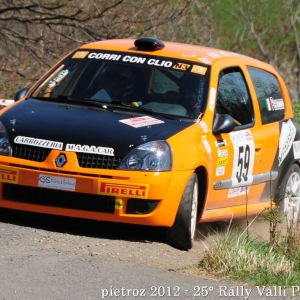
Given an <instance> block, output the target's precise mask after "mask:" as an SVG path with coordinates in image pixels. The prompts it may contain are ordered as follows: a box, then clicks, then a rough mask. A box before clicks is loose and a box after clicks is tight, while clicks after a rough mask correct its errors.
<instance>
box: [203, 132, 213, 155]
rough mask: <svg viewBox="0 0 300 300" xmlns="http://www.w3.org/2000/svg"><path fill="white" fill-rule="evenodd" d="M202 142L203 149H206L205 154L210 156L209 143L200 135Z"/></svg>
mask: <svg viewBox="0 0 300 300" xmlns="http://www.w3.org/2000/svg"><path fill="white" fill-rule="evenodd" d="M202 142H203V145H204V147H205V149H206V152H207V154H208V155H211V148H210V145H209V143H208V141H207V137H206V135H202Z"/></svg>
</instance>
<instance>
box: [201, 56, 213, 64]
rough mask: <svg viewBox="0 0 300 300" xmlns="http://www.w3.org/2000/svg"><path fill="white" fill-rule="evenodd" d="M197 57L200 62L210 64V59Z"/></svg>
mask: <svg viewBox="0 0 300 300" xmlns="http://www.w3.org/2000/svg"><path fill="white" fill-rule="evenodd" d="M198 59H199V60H200V61H201V62H202V63H204V64H206V65H210V64H211V62H210V60H209V59H207V58H206V57H198Z"/></svg>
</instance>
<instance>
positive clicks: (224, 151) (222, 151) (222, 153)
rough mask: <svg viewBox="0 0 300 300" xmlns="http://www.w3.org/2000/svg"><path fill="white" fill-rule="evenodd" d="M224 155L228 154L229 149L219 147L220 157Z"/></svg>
mask: <svg viewBox="0 0 300 300" xmlns="http://www.w3.org/2000/svg"><path fill="white" fill-rule="evenodd" d="M224 156H228V150H227V149H225V150H220V149H218V157H224Z"/></svg>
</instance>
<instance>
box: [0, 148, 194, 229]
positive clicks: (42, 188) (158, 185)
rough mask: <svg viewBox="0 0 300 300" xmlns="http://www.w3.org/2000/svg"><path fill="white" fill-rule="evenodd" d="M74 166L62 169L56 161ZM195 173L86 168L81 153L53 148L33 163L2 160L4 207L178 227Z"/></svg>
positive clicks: (0, 185)
mask: <svg viewBox="0 0 300 300" xmlns="http://www.w3.org/2000/svg"><path fill="white" fill-rule="evenodd" d="M60 154H65V155H66V157H67V160H68V163H67V164H66V165H65V166H63V167H61V168H58V167H57V166H56V164H55V159H56V158H57V157H58V155H60ZM191 174H192V170H191V171H178V172H145V171H123V170H106V169H105V170H102V169H101V170H99V169H87V168H81V167H80V166H79V165H78V163H77V157H76V153H73V152H64V151H58V150H52V151H51V153H50V155H49V156H48V157H47V159H46V160H45V161H44V162H42V163H39V162H33V161H28V160H23V159H18V158H13V157H4V156H1V160H0V207H6V208H10V209H18V210H25V211H32V212H39V213H47V214H55V215H62V216H70V217H79V218H87V219H94V220H103V221H112V222H122V223H131V224H142V225H153V226H172V224H173V222H174V219H175V216H176V212H177V209H178V206H179V202H180V199H181V195H182V193H183V191H184V188H185V185H186V183H187V181H188V179H189V177H190V176H191Z"/></svg>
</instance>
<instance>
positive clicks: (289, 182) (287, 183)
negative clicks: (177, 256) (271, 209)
mask: <svg viewBox="0 0 300 300" xmlns="http://www.w3.org/2000/svg"><path fill="white" fill-rule="evenodd" d="M283 184H284V185H283V188H284V189H283V190H284V195H283V199H282V201H281V203H280V205H281V210H282V211H283V212H284V214H285V216H286V222H287V225H288V227H291V226H293V224H295V223H296V222H297V221H300V168H299V166H298V165H296V164H293V165H292V166H291V167H290V169H289V171H288V172H287V174H286V177H285V179H284V183H283Z"/></svg>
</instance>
